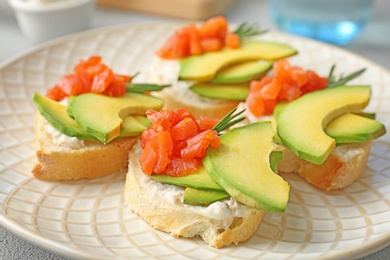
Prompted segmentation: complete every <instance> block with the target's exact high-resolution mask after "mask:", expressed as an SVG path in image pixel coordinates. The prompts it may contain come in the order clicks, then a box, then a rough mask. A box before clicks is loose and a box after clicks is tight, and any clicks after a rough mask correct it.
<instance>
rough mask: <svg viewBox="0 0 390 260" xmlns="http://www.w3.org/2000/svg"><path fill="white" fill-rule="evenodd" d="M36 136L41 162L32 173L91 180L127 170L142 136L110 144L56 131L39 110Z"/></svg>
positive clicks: (44, 177) (55, 178)
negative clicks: (84, 139) (134, 147)
mask: <svg viewBox="0 0 390 260" xmlns="http://www.w3.org/2000/svg"><path fill="white" fill-rule="evenodd" d="M50 129H51V130H50ZM53 132H54V133H53ZM35 137H36V143H37V146H38V147H37V152H36V155H37V158H38V163H37V164H36V165H35V167H34V168H33V170H32V173H33V174H34V176H35V177H36V178H39V179H42V180H48V181H59V180H78V179H83V178H88V179H90V178H98V177H101V176H105V175H108V174H112V173H118V172H126V171H127V165H128V163H127V162H128V153H129V151H130V149H131V148H132V147H133V145H134V143H135V142H136V140H138V139H139V138H134V137H133V138H123V139H120V140H117V141H112V142H110V143H108V144H102V143H99V142H91V141H81V140H78V139H77V138H75V137H68V136H65V135H63V134H61V133H60V132H58V131H56V130H55V129H54V128H53V127H52V126H51V125H50V124H49V123H48V122H47V121H46V119H45V118H43V117H42V116H41V115H40V114H39V113H37V115H36V116H35ZM64 139H65V140H66V141H64Z"/></svg>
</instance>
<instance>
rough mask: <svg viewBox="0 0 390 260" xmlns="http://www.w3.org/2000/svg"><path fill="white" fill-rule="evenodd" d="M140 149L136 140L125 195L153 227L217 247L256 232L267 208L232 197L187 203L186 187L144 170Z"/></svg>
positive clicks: (244, 238)
mask: <svg viewBox="0 0 390 260" xmlns="http://www.w3.org/2000/svg"><path fill="white" fill-rule="evenodd" d="M141 151H142V150H141V147H140V144H139V143H137V144H136V145H135V146H134V149H133V150H132V151H131V152H130V155H129V167H128V168H129V171H128V173H127V176H126V183H125V191H124V197H125V200H126V202H127V204H128V206H129V208H130V209H131V210H132V211H133V212H134V213H136V214H138V215H139V216H140V217H141V218H142V219H144V220H145V221H146V222H147V223H149V224H150V225H151V226H153V227H154V228H156V229H158V230H161V231H164V232H167V233H169V234H171V235H173V236H175V237H185V238H191V237H197V236H199V237H201V238H202V239H203V240H204V241H205V242H206V243H207V244H209V245H210V246H213V247H216V248H220V247H224V246H228V245H230V244H238V243H239V242H242V241H245V240H247V239H248V238H250V237H251V236H252V235H253V233H254V232H256V230H257V228H258V226H259V225H260V223H261V221H262V218H263V216H264V214H265V212H264V211H261V210H257V209H255V208H251V207H248V206H245V205H242V204H239V203H238V202H236V201H235V200H233V199H230V200H225V201H220V202H215V203H212V204H210V205H209V206H208V207H203V206H190V205H185V204H183V203H182V199H183V192H184V188H181V187H178V186H175V185H170V184H162V183H159V182H157V181H155V180H153V179H151V178H150V177H148V176H146V175H145V174H143V173H142V171H141V169H140V165H139V157H140V155H141ZM216 212H219V213H216Z"/></svg>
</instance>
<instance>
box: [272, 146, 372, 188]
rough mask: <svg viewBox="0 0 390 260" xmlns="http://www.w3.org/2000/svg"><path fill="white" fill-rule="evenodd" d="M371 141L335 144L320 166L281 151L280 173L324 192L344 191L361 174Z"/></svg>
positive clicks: (284, 150) (289, 152)
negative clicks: (297, 178) (294, 175)
mask: <svg viewBox="0 0 390 260" xmlns="http://www.w3.org/2000/svg"><path fill="white" fill-rule="evenodd" d="M370 148H371V141H366V142H359V143H350V144H342V145H338V146H337V147H336V148H335V149H334V151H333V152H332V153H331V154H330V156H329V157H328V158H327V159H326V160H325V162H324V163H323V164H322V165H316V164H313V163H310V162H308V161H305V160H303V159H301V158H299V157H297V156H296V155H295V154H293V153H292V152H291V151H290V150H289V149H287V148H283V156H282V160H281V161H280V163H279V165H278V170H279V172H281V173H298V174H299V175H300V176H302V177H303V178H304V179H305V180H306V181H307V182H309V183H311V184H312V185H314V186H315V187H318V188H321V189H323V190H326V191H331V190H336V189H343V188H345V187H347V186H349V185H351V184H352V183H353V182H354V181H356V180H357V179H358V178H359V177H360V176H361V175H362V173H363V172H364V169H365V167H366V164H367V159H368V156H369V154H370Z"/></svg>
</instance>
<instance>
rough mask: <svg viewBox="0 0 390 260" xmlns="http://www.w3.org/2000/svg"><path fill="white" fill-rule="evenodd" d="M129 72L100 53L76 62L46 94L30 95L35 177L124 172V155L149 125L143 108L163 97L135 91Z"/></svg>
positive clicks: (157, 105) (157, 106)
mask: <svg viewBox="0 0 390 260" xmlns="http://www.w3.org/2000/svg"><path fill="white" fill-rule="evenodd" d="M131 79H132V77H131V76H126V75H118V74H115V73H114V72H113V71H112V69H111V68H109V67H108V66H107V65H105V64H104V63H102V59H101V57H99V56H92V57H90V58H88V59H87V60H82V61H80V62H79V63H78V64H77V65H76V66H75V67H74V71H73V72H72V73H69V74H67V75H64V76H63V77H61V79H60V80H59V82H58V83H57V84H56V85H55V86H53V87H52V88H50V89H49V90H48V91H47V93H46V94H45V95H41V94H39V93H35V95H34V103H35V105H36V107H37V109H38V113H37V114H36V116H35V137H36V138H35V139H36V143H37V152H36V155H37V159H38V162H37V163H36V165H35V166H34V168H33V169H32V173H33V175H34V176H35V177H37V178H39V179H43V180H49V181H59V180H78V179H83V178H97V177H101V176H105V175H108V174H112V173H117V172H123V173H125V172H126V171H127V166H128V153H129V151H130V149H131V148H132V146H133V145H134V143H135V142H136V141H137V139H138V138H139V136H140V135H141V133H142V131H143V130H145V129H146V128H147V127H148V126H149V121H148V120H147V118H146V117H145V112H146V111H147V110H148V109H156V110H159V109H160V108H161V107H162V104H163V101H162V100H161V99H159V98H156V97H153V96H151V95H148V94H143V93H139V92H143V91H142V89H143V88H142V86H140V85H133V84H131Z"/></svg>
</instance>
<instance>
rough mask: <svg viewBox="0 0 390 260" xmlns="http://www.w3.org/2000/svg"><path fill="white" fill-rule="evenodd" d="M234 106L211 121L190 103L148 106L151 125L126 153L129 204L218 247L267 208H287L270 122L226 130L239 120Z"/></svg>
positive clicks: (161, 224) (253, 226) (162, 226)
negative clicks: (169, 107)
mask: <svg viewBox="0 0 390 260" xmlns="http://www.w3.org/2000/svg"><path fill="white" fill-rule="evenodd" d="M234 111H235V110H233V111H232V112H231V113H229V114H228V115H227V117H226V118H224V120H221V121H220V123H218V124H216V125H214V126H213V127H212V128H210V126H212V125H213V124H211V123H210V121H209V120H208V119H203V118H202V119H200V120H196V119H195V117H194V115H192V113H190V112H189V111H188V110H187V109H185V108H180V109H177V110H162V111H161V112H156V111H148V112H147V113H146V114H147V116H148V119H149V120H150V121H151V122H152V125H151V126H150V127H149V128H148V130H146V131H144V132H143V134H142V136H141V140H139V141H138V142H137V143H136V144H135V146H134V147H133V149H132V151H131V152H130V155H129V167H128V168H129V171H128V173H127V175H126V181H125V189H124V197H125V200H126V203H127V205H128V207H129V208H130V209H131V210H132V211H133V212H134V213H136V214H138V215H139V216H140V217H141V218H142V219H144V220H145V221H146V222H147V223H149V224H150V225H151V226H153V227H154V228H156V229H158V230H161V231H164V232H167V233H169V234H171V235H173V236H175V237H185V238H191V237H201V238H202V239H203V240H204V241H205V242H206V243H207V244H209V245H210V246H213V247H216V248H221V247H225V246H229V245H231V244H238V243H240V242H242V241H245V240H247V239H249V238H250V237H251V236H252V235H253V233H254V232H256V230H257V228H258V226H259V225H260V223H261V221H262V218H263V216H264V214H265V213H266V212H267V211H268V212H283V211H284V210H285V208H286V206H287V202H288V196H289V190H290V186H289V184H288V183H287V182H285V181H284V180H283V179H282V178H281V177H280V176H279V175H278V174H276V173H275V172H274V170H275V169H276V167H275V166H276V165H277V161H278V160H277V159H276V158H278V157H280V154H279V153H278V152H276V151H275V152H276V153H275V155H271V154H273V152H274V148H275V146H274V144H273V141H272V138H273V135H274V131H273V129H272V126H271V124H270V123H269V122H258V123H254V124H250V125H247V126H243V127H237V128H234V129H232V130H229V131H224V130H225V128H229V127H231V126H232V125H233V124H235V123H237V122H238V121H237V120H241V119H235V118H236V117H237V116H239V114H240V113H236V114H234V115H233V113H234ZM242 119H243V118H242ZM204 120H205V121H204ZM204 126H207V127H204ZM221 132H224V133H222V134H221ZM272 157H275V159H272V160H271V159H270V158H272ZM270 161H272V162H273V163H271V164H272V165H273V167H272V168H271V164H270Z"/></svg>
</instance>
